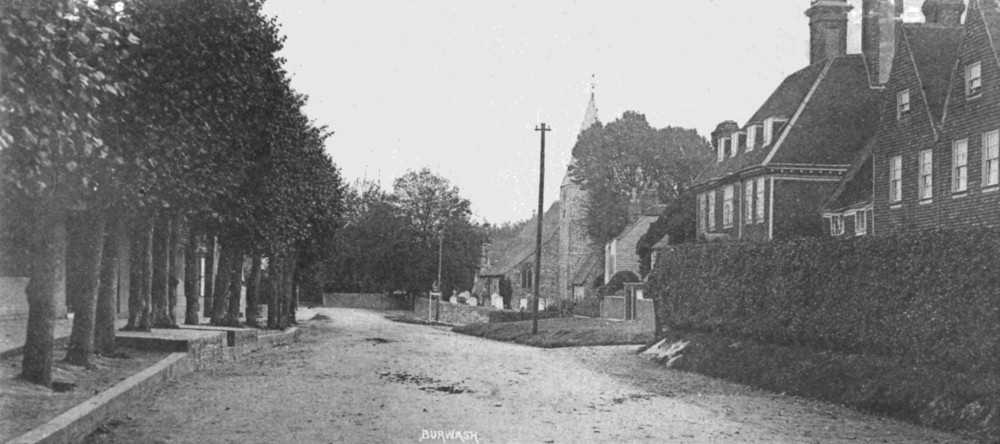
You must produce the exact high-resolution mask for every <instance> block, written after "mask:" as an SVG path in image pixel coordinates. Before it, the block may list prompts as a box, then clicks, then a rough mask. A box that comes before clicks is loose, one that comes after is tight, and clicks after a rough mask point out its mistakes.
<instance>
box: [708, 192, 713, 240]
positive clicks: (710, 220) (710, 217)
mask: <svg viewBox="0 0 1000 444" xmlns="http://www.w3.org/2000/svg"><path fill="white" fill-rule="evenodd" d="M708 231H709V232H712V231H715V190H712V191H709V192H708Z"/></svg>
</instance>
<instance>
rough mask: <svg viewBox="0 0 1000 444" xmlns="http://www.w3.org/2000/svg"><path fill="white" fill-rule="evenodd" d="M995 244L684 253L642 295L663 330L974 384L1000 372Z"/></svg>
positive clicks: (798, 245)
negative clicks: (974, 376) (864, 356)
mask: <svg viewBox="0 0 1000 444" xmlns="http://www.w3.org/2000/svg"><path fill="white" fill-rule="evenodd" d="M998 270H1000V233H998V232H994V231H985V230H982V231H965V232H925V233H917V234H907V235H899V236H883V237H863V238H857V239H852V240H836V239H832V238H810V239H796V240H789V241H783V242H772V243H767V244H750V243H739V244H691V245H684V246H678V247H675V248H674V249H673V250H672V251H670V252H665V253H664V254H663V256H662V258H661V261H660V262H658V263H657V267H656V269H655V270H653V272H652V274H651V276H650V279H649V281H648V283H647V287H646V288H647V289H646V292H647V295H648V296H650V297H654V298H657V299H659V304H658V309H657V313H656V316H657V320H658V321H659V322H660V323H662V325H666V326H668V327H669V328H672V329H676V330H685V331H699V332H712V333H722V334H725V335H733V336H739V337H744V338H748V339H753V340H757V341H762V342H770V343H775V344H782V345H808V346H812V347H819V348H823V349H829V350H841V351H847V352H855V353H868V354H876V355H892V356H897V357H900V358H902V359H903V360H904V361H905V362H911V363H913V364H932V365H936V366H941V367H944V368H951V369H954V370H958V371H966V372H981V371H987V370H990V369H995V368H997V366H998V365H1000V322H997V320H998V319H1000V317H998V316H1000V298H998V297H997V296H996V289H997V288H1000V273H997V271H998Z"/></svg>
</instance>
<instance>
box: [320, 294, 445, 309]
mask: <svg viewBox="0 0 1000 444" xmlns="http://www.w3.org/2000/svg"><path fill="white" fill-rule="evenodd" d="M323 306H324V307H339V308H363V309H368V310H410V309H412V308H413V303H412V302H410V301H409V300H407V297H406V296H390V295H385V294H380V293H323ZM425 308H426V307H425Z"/></svg>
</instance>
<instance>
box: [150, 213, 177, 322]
mask: <svg viewBox="0 0 1000 444" xmlns="http://www.w3.org/2000/svg"><path fill="white" fill-rule="evenodd" d="M171 225H172V224H171V223H170V217H169V216H168V215H166V214H164V213H160V214H159V215H158V216H157V218H156V228H155V230H154V234H153V284H152V285H153V287H152V292H151V294H150V296H151V298H152V302H153V327H155V328H176V327H177V325H175V324H174V320H173V319H172V318H171V316H170V301H169V300H168V293H169V292H170V226H171Z"/></svg>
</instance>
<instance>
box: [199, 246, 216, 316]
mask: <svg viewBox="0 0 1000 444" xmlns="http://www.w3.org/2000/svg"><path fill="white" fill-rule="evenodd" d="M215 247H216V242H215V236H212V235H210V234H207V233H206V235H205V248H206V254H205V294H204V295H202V300H203V301H204V302H205V307H204V310H203V312H202V316H204V317H206V318H211V317H212V311H213V310H212V303H213V302H215V261H217V260H218V255H217V254H216V253H217V251H216V248H215Z"/></svg>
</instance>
